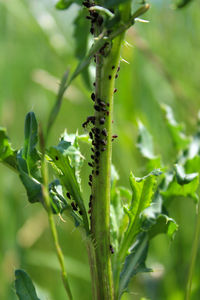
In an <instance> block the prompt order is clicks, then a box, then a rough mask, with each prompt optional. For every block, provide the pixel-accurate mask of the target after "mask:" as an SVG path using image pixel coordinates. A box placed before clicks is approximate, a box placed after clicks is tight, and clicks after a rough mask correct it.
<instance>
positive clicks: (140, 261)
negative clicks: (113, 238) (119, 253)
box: [119, 234, 152, 299]
mask: <svg viewBox="0 0 200 300" xmlns="http://www.w3.org/2000/svg"><path fill="white" fill-rule="evenodd" d="M147 251H148V237H147V236H146V235H144V234H141V235H140V237H138V239H137V241H136V243H135V244H134V245H133V247H132V249H131V254H130V255H128V256H127V257H126V260H125V263H124V266H123V269H122V272H121V274H120V281H119V299H120V298H121V296H122V294H123V293H124V292H125V291H127V288H128V284H129V282H130V280H131V278H132V277H133V276H134V275H136V274H137V273H139V272H151V271H152V270H151V269H149V268H147V267H146V265H145V260H146V257H147Z"/></svg>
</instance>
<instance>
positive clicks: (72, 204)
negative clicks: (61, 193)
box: [71, 202, 78, 211]
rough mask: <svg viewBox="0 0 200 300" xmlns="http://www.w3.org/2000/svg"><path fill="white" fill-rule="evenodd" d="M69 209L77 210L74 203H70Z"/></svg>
mask: <svg viewBox="0 0 200 300" xmlns="http://www.w3.org/2000/svg"><path fill="white" fill-rule="evenodd" d="M71 207H72V209H73V210H75V211H77V210H78V208H77V206H76V204H75V203H74V202H72V203H71Z"/></svg>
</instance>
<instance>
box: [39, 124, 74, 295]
mask: <svg viewBox="0 0 200 300" xmlns="http://www.w3.org/2000/svg"><path fill="white" fill-rule="evenodd" d="M40 145H41V150H42V151H41V152H42V161H41V172H42V178H43V185H42V194H43V198H44V203H45V206H46V210H47V215H48V221H49V226H50V230H51V234H52V237H53V242H54V246H55V249H56V254H57V257H58V261H59V264H60V268H61V277H62V281H63V285H64V287H65V290H66V292H67V295H68V298H69V300H73V297H72V293H71V289H70V286H69V282H68V276H67V272H66V269H65V262H64V255H63V252H62V249H61V247H60V244H59V239H58V233H57V229H56V225H55V222H54V217H53V213H52V208H51V203H50V198H49V192H48V169H47V165H46V161H45V158H44V153H45V152H44V149H45V146H44V145H45V143H44V139H43V135H42V132H41V128H40Z"/></svg>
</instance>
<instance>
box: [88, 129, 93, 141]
mask: <svg viewBox="0 0 200 300" xmlns="http://www.w3.org/2000/svg"><path fill="white" fill-rule="evenodd" d="M89 136H90V138H91V140H92V139H93V134H92V132H91V131H90V132H89Z"/></svg>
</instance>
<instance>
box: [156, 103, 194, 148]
mask: <svg viewBox="0 0 200 300" xmlns="http://www.w3.org/2000/svg"><path fill="white" fill-rule="evenodd" d="M162 108H163V110H164V112H165V117H166V121H167V126H168V128H169V131H170V134H171V137H172V140H173V143H174V145H175V147H176V149H177V150H178V151H179V150H184V149H185V148H186V147H187V146H188V145H189V142H190V139H189V138H188V137H187V136H185V134H184V133H183V126H182V125H181V124H178V123H177V122H176V120H175V118H174V115H173V111H172V109H171V107H169V106H167V105H163V106H162Z"/></svg>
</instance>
